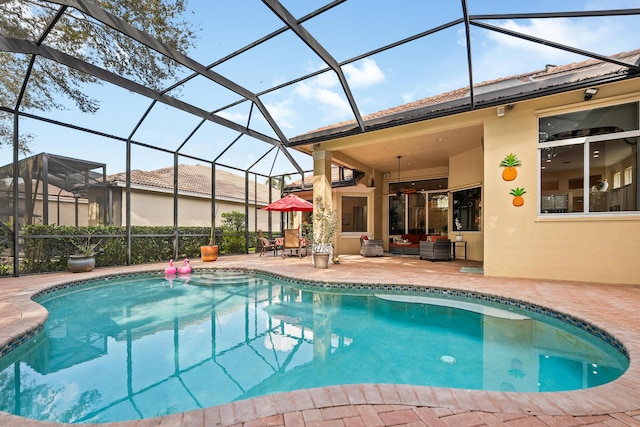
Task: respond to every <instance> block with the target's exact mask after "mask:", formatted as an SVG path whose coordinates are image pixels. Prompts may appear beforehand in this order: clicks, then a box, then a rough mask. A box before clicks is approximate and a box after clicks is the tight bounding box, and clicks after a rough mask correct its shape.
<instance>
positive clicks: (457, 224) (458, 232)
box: [453, 217, 462, 242]
mask: <svg viewBox="0 0 640 427" xmlns="http://www.w3.org/2000/svg"><path fill="white" fill-rule="evenodd" d="M453 221H454V222H455V225H456V230H457V234H456V240H457V241H458V242H462V234H460V230H462V224H460V220H459V219H458V217H456V218H455V219H454V220H453Z"/></svg>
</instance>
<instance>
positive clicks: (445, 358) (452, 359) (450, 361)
mask: <svg viewBox="0 0 640 427" xmlns="http://www.w3.org/2000/svg"><path fill="white" fill-rule="evenodd" d="M440 361H441V362H442V363H445V364H447V365H453V364H454V363H456V358H455V357H453V356H449V355H448V354H444V355H442V356H440Z"/></svg>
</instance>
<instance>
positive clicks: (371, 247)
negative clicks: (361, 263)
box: [360, 236, 384, 257]
mask: <svg viewBox="0 0 640 427" xmlns="http://www.w3.org/2000/svg"><path fill="white" fill-rule="evenodd" d="M360 255H362V256H364V257H368V256H382V255H384V243H383V242H382V240H374V239H369V237H368V236H360Z"/></svg>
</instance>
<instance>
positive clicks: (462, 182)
mask: <svg viewBox="0 0 640 427" xmlns="http://www.w3.org/2000/svg"><path fill="white" fill-rule="evenodd" d="M483 156H484V153H483V149H482V147H481V146H479V147H476V148H474V149H472V150H469V151H466V152H464V153H461V154H458V155H456V156H452V157H451V158H449V190H450V191H456V190H463V189H466V188H474V187H482V182H483V171H484V161H483ZM482 199H483V200H484V197H483V198H482ZM452 202H453V201H452V200H450V203H449V207H450V208H451V207H452V206H453V205H452ZM450 216H451V215H450ZM480 221H481V222H480V231H463V232H461V234H462V236H463V239H464V240H466V242H467V247H466V249H467V254H466V255H467V259H471V260H476V261H481V260H483V259H484V224H483V223H482V216H481V217H480ZM448 230H449V239H450V240H451V241H453V240H455V239H456V237H455V236H456V228H455V226H454V225H453V224H449V227H448Z"/></svg>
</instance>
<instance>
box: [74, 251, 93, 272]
mask: <svg viewBox="0 0 640 427" xmlns="http://www.w3.org/2000/svg"><path fill="white" fill-rule="evenodd" d="M67 267H68V268H69V271H71V272H72V273H84V272H85V271H91V270H93V269H94V268H95V267H96V257H94V256H85V255H71V256H69V260H68V261H67Z"/></svg>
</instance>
